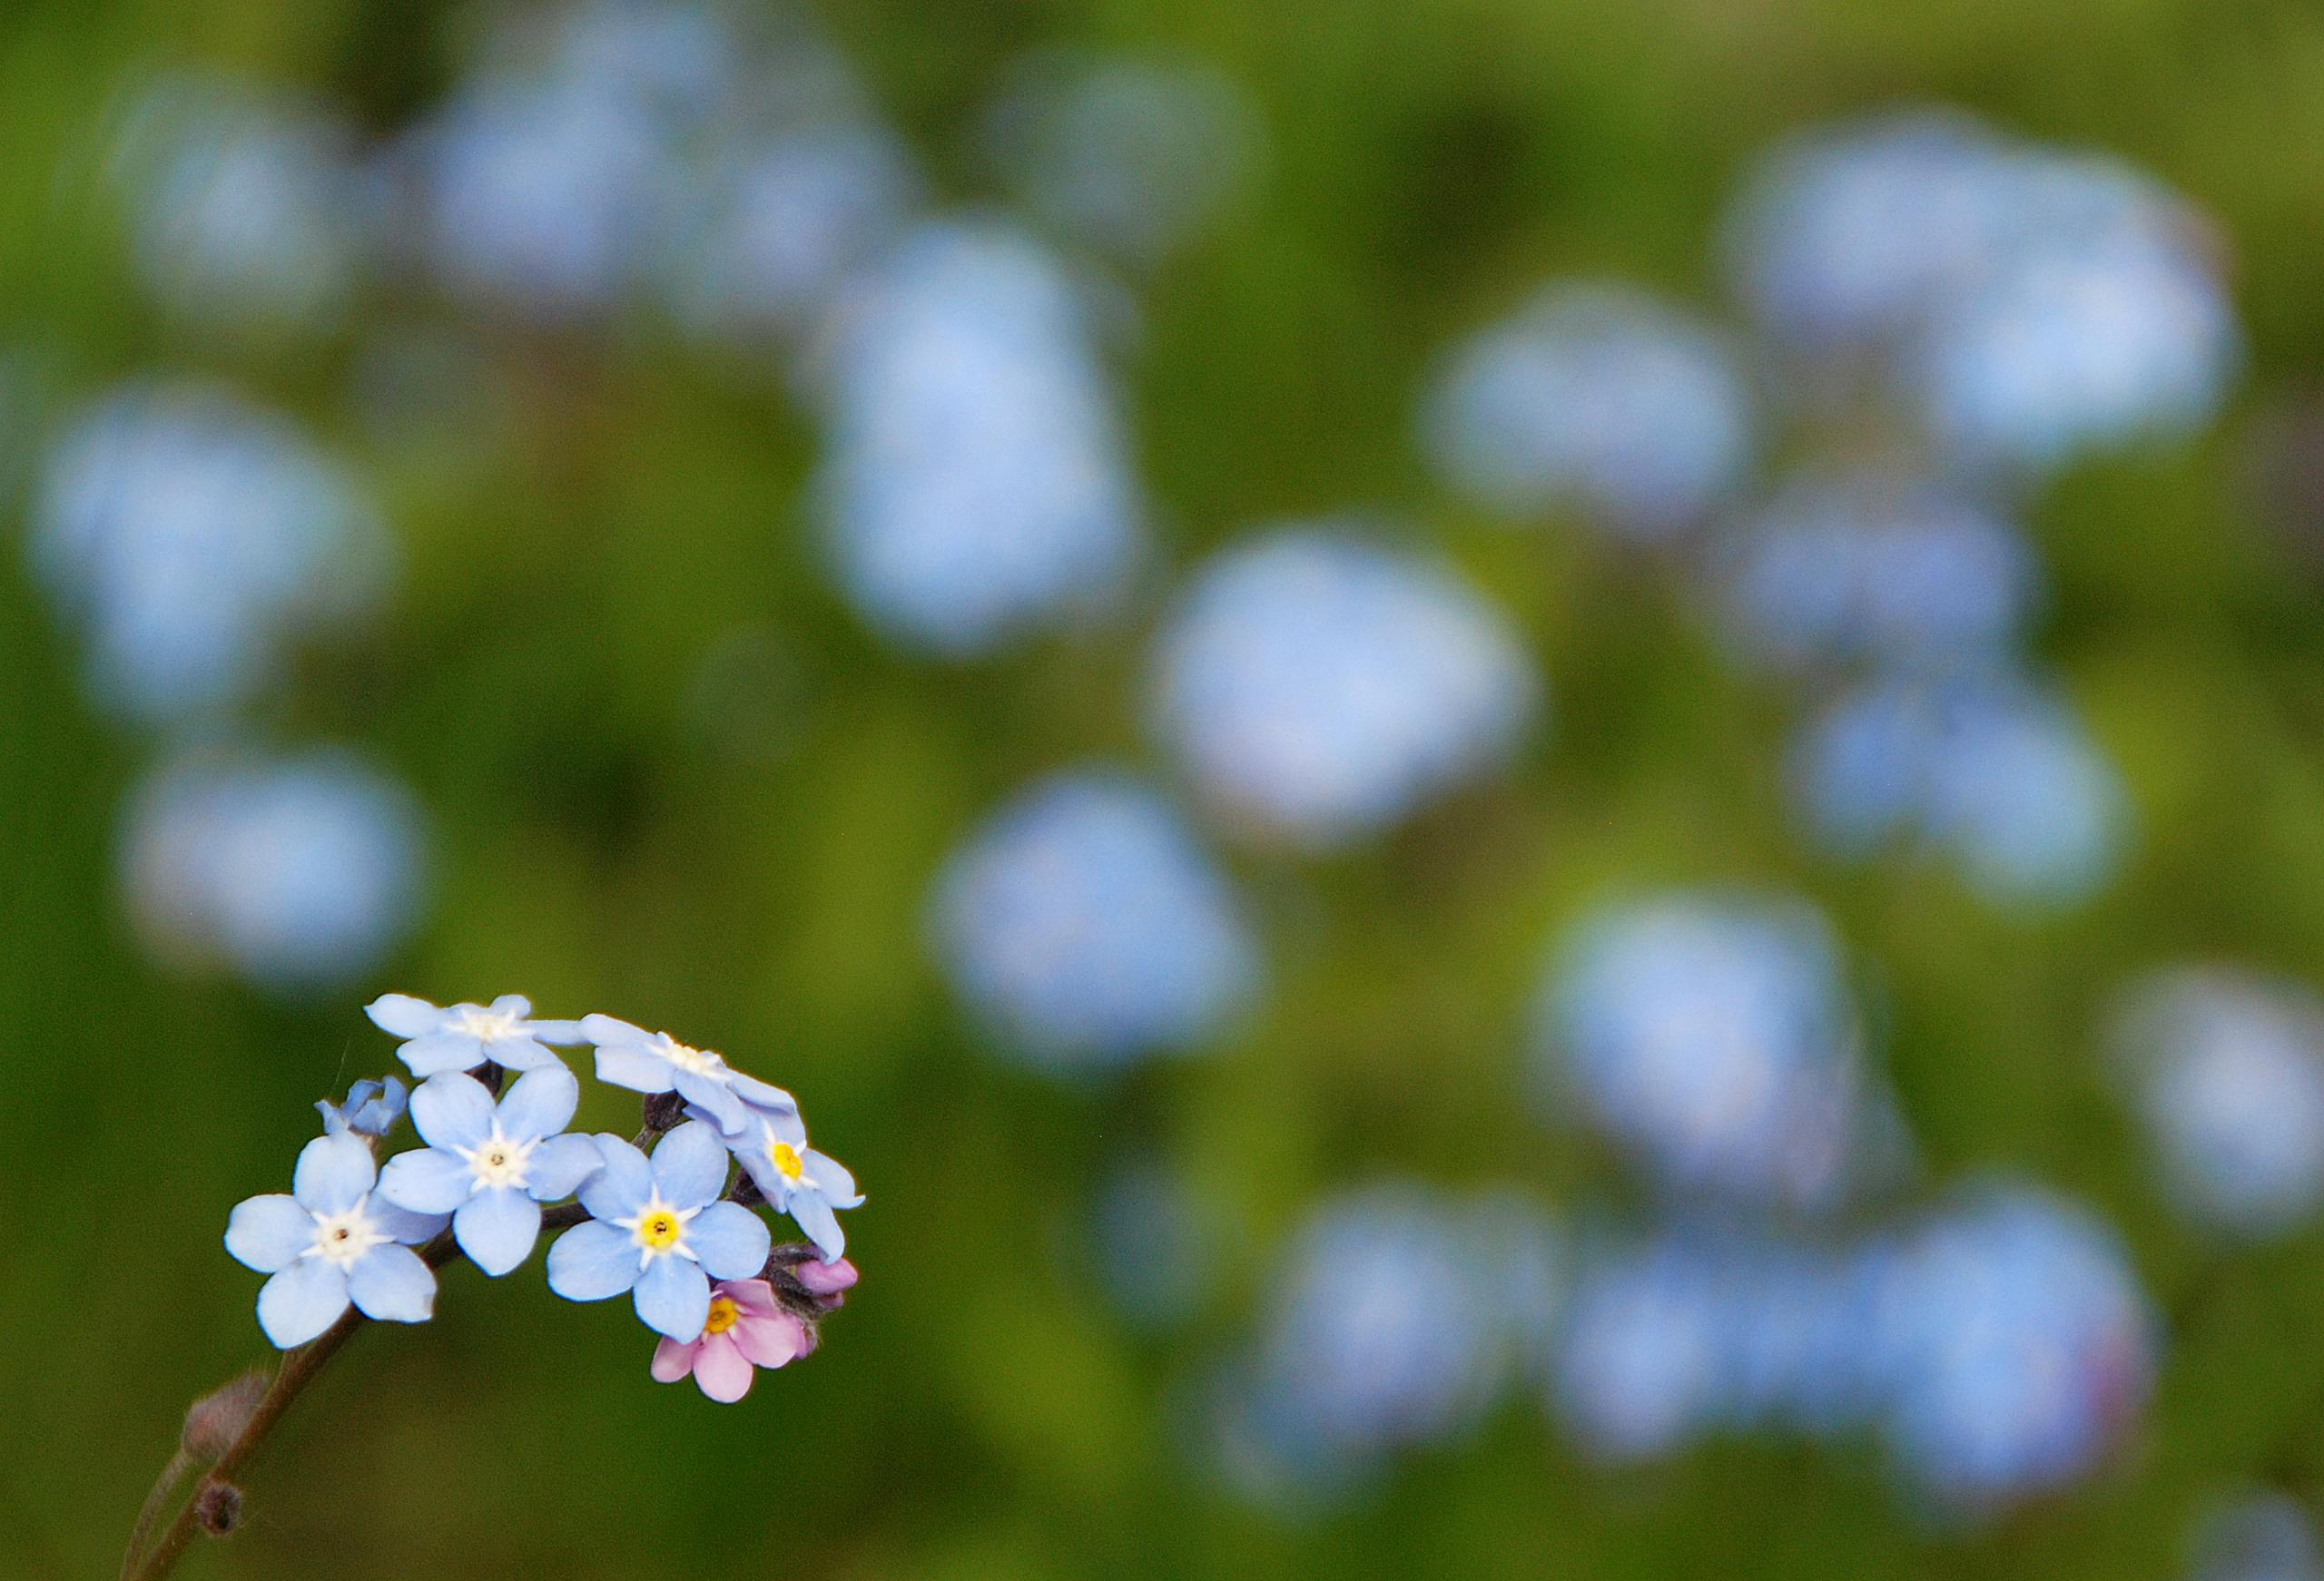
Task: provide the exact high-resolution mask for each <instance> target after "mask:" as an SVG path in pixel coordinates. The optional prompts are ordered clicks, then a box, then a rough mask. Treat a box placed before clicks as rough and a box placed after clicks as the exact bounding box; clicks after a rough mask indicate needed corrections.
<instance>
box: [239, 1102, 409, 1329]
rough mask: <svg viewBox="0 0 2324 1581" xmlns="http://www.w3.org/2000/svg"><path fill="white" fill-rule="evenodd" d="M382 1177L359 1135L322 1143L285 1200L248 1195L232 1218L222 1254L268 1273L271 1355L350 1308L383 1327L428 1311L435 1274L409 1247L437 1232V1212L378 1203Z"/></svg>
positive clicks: (309, 1152)
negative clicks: (376, 1193) (375, 1186)
mask: <svg viewBox="0 0 2324 1581" xmlns="http://www.w3.org/2000/svg"><path fill="white" fill-rule="evenodd" d="M378 1178H379V1166H378V1165H377V1164H374V1163H373V1162H372V1160H371V1147H370V1144H369V1143H368V1142H366V1141H364V1140H363V1138H361V1137H360V1136H357V1135H354V1134H346V1133H342V1134H339V1135H336V1136H318V1137H316V1138H315V1139H314V1140H313V1141H312V1142H310V1143H308V1144H307V1145H306V1146H305V1147H304V1148H303V1149H301V1150H300V1154H299V1165H298V1169H297V1171H296V1172H295V1173H293V1175H292V1177H291V1194H290V1195H288V1196H283V1195H281V1194H279V1193H278V1194H272V1195H268V1196H258V1197H251V1198H249V1199H248V1200H246V1201H244V1202H242V1203H240V1204H239V1205H237V1206H236V1207H235V1209H234V1211H233V1213H232V1214H231V1216H230V1217H229V1218H228V1220H227V1223H226V1250H227V1251H228V1252H231V1254H232V1255H233V1257H234V1259H235V1261H236V1262H241V1263H242V1264H243V1265H245V1266H246V1267H250V1268H254V1269H256V1270H257V1271H258V1272H261V1273H265V1274H271V1275H272V1276H273V1277H272V1278H271V1279H269V1280H268V1281H266V1283H265V1285H264V1287H263V1288H261V1290H260V1291H259V1295H258V1321H259V1326H260V1327H261V1328H262V1329H264V1330H265V1331H266V1337H267V1338H268V1339H269V1340H272V1341H273V1342H274V1344H275V1346H276V1348H277V1349H279V1350H290V1349H291V1347H292V1346H294V1345H303V1344H305V1343H306V1342H307V1341H308V1340H311V1339H313V1338H314V1337H315V1336H316V1335H318V1334H320V1333H321V1332H322V1331H324V1330H325V1329H328V1328H330V1326H331V1325H332V1324H333V1323H335V1322H337V1321H339V1318H340V1313H342V1312H344V1311H346V1310H347V1304H348V1302H349V1301H353V1302H354V1303H355V1305H356V1307H357V1308H358V1309H359V1310H360V1311H362V1313H363V1315H364V1316H365V1317H368V1318H376V1319H378V1320H379V1321H382V1322H390V1323H424V1322H426V1321H428V1318H429V1317H430V1316H431V1315H432V1314H433V1313H434V1311H435V1310H436V1275H435V1272H434V1271H433V1270H431V1269H430V1268H429V1267H428V1264H427V1263H425V1262H421V1261H420V1259H419V1254H418V1253H417V1252H413V1251H412V1250H411V1248H412V1247H414V1246H416V1245H418V1244H419V1242H423V1241H432V1240H434V1239H435V1238H436V1236H437V1235H438V1233H440V1232H442V1230H443V1228H444V1218H443V1215H442V1214H440V1213H438V1214H427V1213H409V1212H407V1211H406V1210H404V1209H402V1208H399V1207H397V1206H395V1205H394V1204H393V1203H388V1202H385V1201H382V1200H379V1199H377V1198H375V1196H374V1194H373V1192H372V1189H371V1188H372V1186H373V1184H374V1183H376V1182H377V1180H378Z"/></svg>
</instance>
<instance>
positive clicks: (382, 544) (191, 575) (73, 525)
mask: <svg viewBox="0 0 2324 1581" xmlns="http://www.w3.org/2000/svg"><path fill="white" fill-rule="evenodd" d="M33 515H34V528H33V536H32V557H33V564H34V569H35V570H36V571H37V572H38V573H39V574H40V577H41V579H42V581H43V582H44V584H46V586H47V588H48V590H49V592H50V593H51V594H52V595H54V597H55V598H56V600H57V601H58V603H59V604H61V605H63V606H64V609H65V610H66V611H67V612H68V614H70V615H71V617H72V618H73V619H74V621H75V622H76V623H77V624H80V625H82V626H84V628H85V629H86V631H87V633H88V636H89V641H90V643H91V646H92V649H93V652H92V653H91V656H90V663H89V668H90V680H91V685H92V687H93V689H94V692H95V693H96V694H97V697H98V699H99V700H100V701H101V702H103V703H104V704H105V705H106V706H107V707H109V708H112V709H114V710H116V711H118V712H123V713H125V714H128V715H131V716H133V717H134V718H138V719H141V720H149V721H150V720H159V719H167V718H174V717H177V716H181V715H185V714H189V713H194V712H202V711H204V710H216V709H222V708H226V707H230V706H232V705H234V704H238V703H241V702H247V701H248V700H249V699H250V698H251V695H252V694H253V693H254V692H257V691H258V690H259V689H260V688H261V686H262V685H263V684H264V683H265V682H268V681H269V680H270V679H271V678H272V675H273V673H274V671H275V669H276V667H277V661H278V659H279V656H280V651H281V648H282V647H283V646H284V645H285V644H286V643H288V642H289V641H291V639H293V638H298V637H302V636H306V635H308V634H310V633H320V632H323V631H326V630H331V629H335V628H338V627H340V626H343V625H344V624H347V623H349V622H350V620H352V619H354V618H355V617H357V616H359V614H362V613H363V612H364V611H365V610H367V609H368V608H369V606H370V605H371V604H373V603H375V602H376V601H377V599H378V597H379V594H380V592H381V591H382V589H383V587H384V585H385V583H386V581H387V577H388V573H389V568H390V565H391V564H392V561H391V558H390V545H389V541H388V539H387V537H386V535H385V534H384V532H383V531H382V529H381V527H380V525H379V520H378V518H377V517H376V516H375V515H374V514H373V511H372V509H371V506H370V505H369V501H367V500H366V499H365V498H364V496H362V494H361V492H360V491H359V489H358V487H357V486H356V485H355V483H354V481H353V479H352V478H350V476H348V475H347V473H346V472H345V471H344V470H343V469H342V468H341V467H340V466H339V465H338V464H337V463H336V462H335V461H333V460H331V459H330V457H327V456H325V455H323V454H322V453H321V452H320V451H318V450H317V449H316V448H315V447H313V446H311V445H310V444H309V443H308V441H307V440H306V439H305V438H304V437H301V436H300V434H299V433H298V432H297V430H295V429H294V428H292V427H291V426H290V425H289V424H288V423H287V422H285V421H283V420H282V419H281V418H280V417H275V416H273V415H272V414H271V413H268V412H263V411H261V410H258V409H256V408H251V407H249V406H247V405H245V404H244V403H242V402H241V400H240V399H238V398H235V397H234V396H232V395H231V394H230V393H228V392H227V391H225V390H224V389H222V388H216V387H212V386H210V385H206V384H200V383H192V382H179V383H167V384H162V383H137V384H129V385H124V386H122V387H120V388H117V389H116V390H115V391H114V392H113V394H112V395H110V396H108V397H107V398H105V399H103V401H100V402H99V403H97V404H96V405H95V406H94V407H93V408H90V409H89V410H88V411H87V412H86V413H85V414H84V416H82V417H80V418H79V419H78V420H77V421H76V422H74V424H73V425H72V426H71V427H69V428H68V429H67V430H66V431H65V433H64V436H63V437H61V438H60V439H59V440H58V441H57V442H56V443H55V445H54V447H52V448H51V449H50V451H49V453H48V456H47V458H46V461H45V463H44V466H43V469H42V476H41V478H40V483H39V488H38V498H37V500H36V501H35V504H34V512H33Z"/></svg>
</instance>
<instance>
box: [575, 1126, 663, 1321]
mask: <svg viewBox="0 0 2324 1581" xmlns="http://www.w3.org/2000/svg"><path fill="white" fill-rule="evenodd" d="M594 1140H595V1141H596V1144H597V1156H598V1161H599V1162H600V1163H601V1164H604V1165H605V1167H604V1168H603V1169H601V1170H600V1171H598V1173H596V1174H595V1175H593V1176H591V1177H590V1178H589V1179H588V1180H586V1181H584V1182H583V1183H582V1184H581V1205H582V1206H583V1207H585V1208H586V1209H588V1210H589V1216H590V1217H591V1218H593V1219H626V1218H628V1217H629V1216H630V1215H631V1214H632V1213H636V1212H637V1211H638V1210H639V1209H640V1208H643V1207H644V1206H645V1199H646V1198H647V1197H649V1196H651V1195H652V1194H653V1193H654V1169H653V1166H652V1165H651V1164H647V1163H646V1162H645V1154H642V1153H640V1152H638V1151H637V1149H636V1148H635V1147H633V1146H631V1145H630V1144H628V1143H627V1142H626V1141H625V1140H623V1139H622V1138H621V1137H618V1136H615V1135H614V1134H612V1133H610V1132H606V1131H600V1132H598V1133H597V1134H596V1137H595V1138H594ZM624 1288H626V1287H624Z"/></svg>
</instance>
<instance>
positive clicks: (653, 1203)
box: [548, 1120, 773, 1344]
mask: <svg viewBox="0 0 2324 1581" xmlns="http://www.w3.org/2000/svg"><path fill="white" fill-rule="evenodd" d="M596 1141H597V1152H598V1154H600V1155H601V1156H602V1157H603V1158H604V1160H605V1168H604V1169H603V1170H602V1171H600V1172H599V1173H597V1174H596V1175H594V1176H592V1177H591V1178H590V1180H589V1181H588V1182H587V1183H586V1184H585V1185H583V1186H582V1188H581V1205H582V1206H583V1207H585V1208H586V1209H588V1210H589V1213H590V1221H589V1223H586V1224H576V1225H575V1226H574V1227H573V1228H572V1229H570V1230H567V1231H566V1232H565V1233H564V1234H563V1235H561V1236H559V1237H558V1238H557V1242H556V1245H554V1246H551V1247H550V1248H549V1249H548V1287H549V1289H551V1290H553V1291H556V1293H557V1294H559V1295H561V1296H563V1297H564V1298H565V1299H566V1300H567V1301H605V1300H606V1299H608V1298H610V1297H613V1296H617V1295H619V1294H621V1293H622V1292H623V1291H633V1292H634V1294H633V1296H632V1299H633V1300H634V1301H635V1303H636V1306H637V1316H638V1320H639V1321H641V1322H643V1323H645V1326H646V1327H647V1328H649V1329H652V1330H653V1331H655V1332H656V1333H660V1334H667V1335H668V1336H669V1337H670V1338H671V1339H673V1340H677V1341H678V1342H679V1343H680V1344H687V1343H691V1342H692V1341H693V1340H695V1339H696V1338H698V1337H699V1336H700V1335H701V1333H702V1329H703V1324H704V1322H706V1321H708V1320H709V1317H710V1281H712V1280H713V1279H755V1278H757V1277H758V1276H759V1274H760V1272H762V1271H763V1270H764V1268H765V1267H766V1258H767V1252H769V1251H770V1250H771V1249H772V1245H773V1238H772V1237H771V1236H769V1235H768V1233H767V1228H766V1221H765V1220H763V1219H762V1218H760V1217H759V1216H758V1215H757V1214H756V1213H752V1212H751V1211H750V1210H749V1209H748V1208H745V1207H743V1206H742V1205H740V1204H739V1203H727V1202H720V1201H719V1200H718V1193H720V1192H722V1191H724V1189H725V1187H726V1168H727V1154H726V1147H725V1144H724V1143H722V1142H720V1141H719V1139H718V1128H717V1127H716V1126H714V1125H712V1124H706V1123H704V1122H703V1121H700V1120H694V1121H690V1122H688V1123H687V1124H684V1125H681V1126H679V1127H678V1128H677V1129H676V1130H675V1131H673V1132H671V1133H670V1134H668V1135H667V1136H665V1137H663V1138H662V1144H661V1145H660V1146H658V1147H656V1148H655V1150H654V1157H653V1159H652V1161H651V1162H650V1163H649V1162H648V1161H647V1159H646V1156H645V1154H643V1153H640V1152H639V1151H638V1150H637V1149H636V1148H635V1147H633V1146H631V1145H630V1144H628V1143H626V1142H625V1141H623V1140H622V1139H621V1138H620V1137H618V1136H610V1135H604V1134H600V1135H599V1136H598V1137H597V1139H596Z"/></svg>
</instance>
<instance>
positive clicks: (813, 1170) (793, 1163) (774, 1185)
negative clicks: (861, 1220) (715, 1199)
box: [687, 1108, 863, 1262]
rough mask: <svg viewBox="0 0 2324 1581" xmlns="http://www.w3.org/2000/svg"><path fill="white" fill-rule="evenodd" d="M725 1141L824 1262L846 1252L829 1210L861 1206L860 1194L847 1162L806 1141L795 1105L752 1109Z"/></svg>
mask: <svg viewBox="0 0 2324 1581" xmlns="http://www.w3.org/2000/svg"><path fill="white" fill-rule="evenodd" d="M687 1112H688V1113H689V1114H692V1113H694V1110H692V1109H691V1108H689V1109H688V1111H687ZM725 1143H726V1145H727V1147H728V1148H729V1149H730V1150H732V1152H733V1153H734V1156H735V1158H736V1159H737V1160H739V1161H740V1162H741V1164H742V1165H743V1170H744V1172H745V1173H748V1174H749V1175H750V1177H751V1180H752V1183H753V1184H755V1185H756V1186H757V1187H758V1188H759V1194H760V1195H761V1196H763V1197H764V1198H766V1200H767V1204H768V1206H770V1207H772V1208H773V1209H774V1211H775V1212H776V1213H788V1214H790V1215H791V1217H792V1220H793V1223H796V1224H797V1225H798V1226H799V1227H800V1228H801V1229H802V1230H804V1231H805V1232H807V1239H809V1240H810V1241H812V1242H814V1243H815V1250H816V1251H818V1252H822V1254H823V1261H824V1262H837V1261H838V1260H839V1259H840V1258H841V1257H842V1256H844V1255H846V1252H847V1234H846V1232H844V1231H842V1229H841V1228H840V1227H839V1217H838V1215H837V1214H836V1213H834V1212H833V1211H832V1210H833V1209H837V1208H860V1207H862V1205H863V1193H861V1192H859V1191H857V1190H856V1189H855V1177H854V1176H853V1175H852V1174H850V1173H848V1172H847V1166H846V1165H845V1164H842V1163H840V1161H839V1160H838V1159H836V1158H833V1157H832V1155H831V1154H828V1153H822V1152H819V1151H817V1150H816V1149H814V1148H812V1147H810V1146H808V1145H807V1124H806V1122H805V1121H803V1120H802V1119H800V1118H799V1111H798V1110H797V1109H795V1108H793V1109H789V1110H773V1111H770V1110H766V1109H759V1108H754V1109H753V1110H752V1112H751V1123H750V1124H749V1126H748V1127H747V1128H745V1129H744V1130H743V1132H742V1133H741V1134H739V1135H729V1136H727V1137H726V1138H725Z"/></svg>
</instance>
